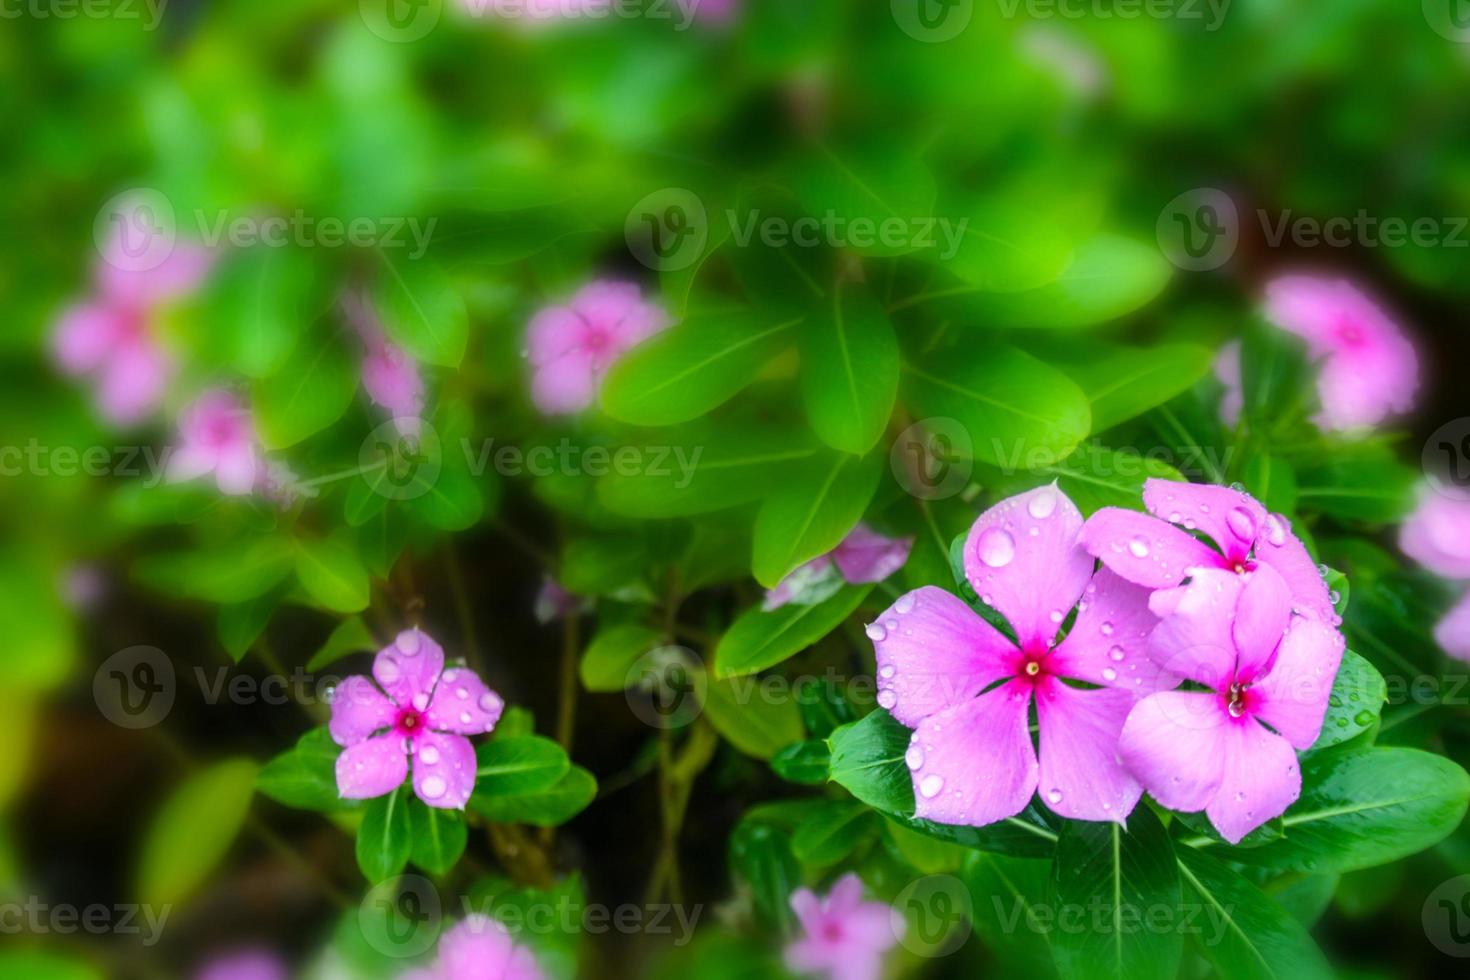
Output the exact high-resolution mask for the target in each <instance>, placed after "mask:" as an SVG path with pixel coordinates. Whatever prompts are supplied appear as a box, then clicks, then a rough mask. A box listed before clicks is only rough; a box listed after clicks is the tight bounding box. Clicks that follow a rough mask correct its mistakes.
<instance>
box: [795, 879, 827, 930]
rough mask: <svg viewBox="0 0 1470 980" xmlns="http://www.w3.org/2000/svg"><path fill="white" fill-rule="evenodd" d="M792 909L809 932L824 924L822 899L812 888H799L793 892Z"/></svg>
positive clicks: (797, 919) (798, 920)
mask: <svg viewBox="0 0 1470 980" xmlns="http://www.w3.org/2000/svg"><path fill="white" fill-rule="evenodd" d="M791 911H793V912H795V913H796V921H797V922H800V923H801V927H802V928H803V929H805V930H806V931H807V932H809V933H814V932H816V931H817V929H818V928H819V927H820V926H821V924H822V918H823V915H822V900H821V899H820V898H818V897H817V895H816V893H815V892H813V891H812V890H811V889H810V888H798V889H796V891H794V892H792V893H791Z"/></svg>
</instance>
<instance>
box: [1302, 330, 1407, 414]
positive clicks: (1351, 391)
mask: <svg viewBox="0 0 1470 980" xmlns="http://www.w3.org/2000/svg"><path fill="white" fill-rule="evenodd" d="M1406 371H1407V372H1411V373H1410V374H1409V376H1408V377H1405V374H1404V372H1406ZM1417 375H1418V362H1417V360H1416V359H1415V355H1414V352H1413V348H1408V347H1407V345H1406V350H1398V351H1396V352H1393V353H1389V352H1385V351H1373V352H1370V353H1367V354H1347V353H1343V354H1337V355H1335V356H1333V357H1330V358H1328V359H1327V361H1326V362H1325V363H1324V364H1323V365H1322V370H1321V372H1320V373H1319V374H1318V375H1317V399H1318V401H1319V402H1321V405H1322V410H1321V412H1320V413H1319V414H1318V415H1317V416H1316V417H1315V419H1314V421H1315V422H1316V423H1317V425H1318V427H1319V428H1322V429H1326V430H1328V431H1335V432H1352V431H1354V430H1358V429H1366V428H1370V427H1373V426H1377V425H1379V424H1381V423H1382V422H1383V421H1385V420H1386V419H1387V418H1388V417H1389V416H1390V415H1394V414H1402V413H1404V412H1407V411H1409V410H1410V409H1411V408H1413V407H1414V395H1415V392H1416V391H1417V390H1418V380H1417Z"/></svg>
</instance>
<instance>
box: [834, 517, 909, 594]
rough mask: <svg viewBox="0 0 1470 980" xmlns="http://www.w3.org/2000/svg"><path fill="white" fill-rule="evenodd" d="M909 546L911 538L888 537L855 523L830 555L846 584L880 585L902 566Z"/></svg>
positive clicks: (907, 558)
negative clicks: (870, 583)
mask: <svg viewBox="0 0 1470 980" xmlns="http://www.w3.org/2000/svg"><path fill="white" fill-rule="evenodd" d="M913 547H914V539H913V536H912V535H910V536H909V537H906V538H889V537H885V536H884V535H881V534H879V533H878V532H877V531H874V530H873V529H872V528H870V527H868V526H867V525H866V524H859V525H858V526H857V527H855V528H853V529H852V530H851V531H849V532H848V535H847V537H846V538H844V539H843V540H842V543H841V544H839V545H838V546H837V548H836V549H835V550H834V551H833V552H832V560H833V561H835V562H836V563H837V568H838V570H840V571H841V572H842V577H843V578H845V579H847V581H849V582H854V583H859V584H867V583H869V582H881V581H883V580H884V579H885V578H887V577H888V576H890V575H892V574H893V573H894V572H896V571H898V570H899V569H900V568H902V567H903V566H904V562H906V561H908V560H909V552H910V551H911V550H913Z"/></svg>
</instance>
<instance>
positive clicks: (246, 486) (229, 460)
mask: <svg viewBox="0 0 1470 980" xmlns="http://www.w3.org/2000/svg"><path fill="white" fill-rule="evenodd" d="M259 470H260V465H259V461H258V460H257V459H256V455H255V447H254V446H253V445H249V444H247V445H236V446H229V447H226V448H224V449H222V450H221V451H220V454H219V458H218V460H217V461H216V464H215V468H214V480H215V483H216V484H217V485H218V486H219V489H220V492H221V493H224V494H229V495H231V496H236V497H239V496H244V495H245V494H247V493H249V492H250V491H252V490H254V489H255V477H256V475H257V473H258V472H259Z"/></svg>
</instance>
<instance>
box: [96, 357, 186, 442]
mask: <svg viewBox="0 0 1470 980" xmlns="http://www.w3.org/2000/svg"><path fill="white" fill-rule="evenodd" d="M172 376H173V362H172V361H171V360H170V359H169V357H168V355H167V354H165V353H164V352H163V351H162V350H161V349H159V348H157V347H155V346H153V344H152V343H151V342H147V341H138V342H134V343H127V344H123V345H121V346H120V347H118V348H117V349H116V350H114V351H113V354H112V357H111V359H110V360H109V361H108V362H107V363H106V364H104V365H103V367H102V375H101V378H100V387H99V390H98V392H97V401H98V405H99V407H100V408H101V409H102V414H103V415H105V416H107V418H108V419H110V420H111V421H112V422H114V423H116V424H118V425H133V424H136V423H138V422H141V421H142V420H143V419H144V418H145V417H147V416H148V415H149V414H150V413H151V412H153V410H154V409H156V408H157V407H158V406H159V404H160V403H162V401H163V395H164V391H165V389H167V387H168V382H169V379H170V378H171V377H172Z"/></svg>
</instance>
